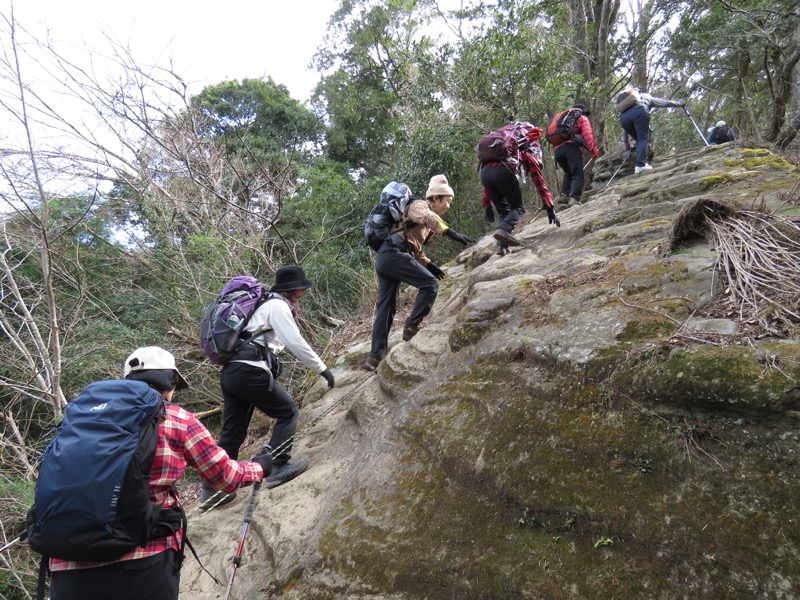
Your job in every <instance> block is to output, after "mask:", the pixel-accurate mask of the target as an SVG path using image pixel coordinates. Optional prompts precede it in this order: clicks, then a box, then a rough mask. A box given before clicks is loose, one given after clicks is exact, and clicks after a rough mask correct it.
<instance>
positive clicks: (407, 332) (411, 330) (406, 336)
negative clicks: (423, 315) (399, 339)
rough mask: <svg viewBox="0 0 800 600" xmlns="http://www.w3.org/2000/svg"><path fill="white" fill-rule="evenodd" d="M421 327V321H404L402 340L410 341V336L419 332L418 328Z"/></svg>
mask: <svg viewBox="0 0 800 600" xmlns="http://www.w3.org/2000/svg"><path fill="white" fill-rule="evenodd" d="M420 329H422V322H419V323H406V324H405V325H404V326H403V341H404V342H410V341H411V338H413V337H414V336H415V335H417V334H418V333H419V330H420Z"/></svg>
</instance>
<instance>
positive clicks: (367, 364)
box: [364, 356, 381, 371]
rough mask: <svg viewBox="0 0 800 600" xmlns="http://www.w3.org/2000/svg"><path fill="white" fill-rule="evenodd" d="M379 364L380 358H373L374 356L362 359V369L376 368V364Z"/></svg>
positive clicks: (371, 369)
mask: <svg viewBox="0 0 800 600" xmlns="http://www.w3.org/2000/svg"><path fill="white" fill-rule="evenodd" d="M379 364H381V359H380V358H375V357H374V356H368V357H367V360H365V361H364V369H365V370H367V371H374V370H375V369H377V368H378V365H379Z"/></svg>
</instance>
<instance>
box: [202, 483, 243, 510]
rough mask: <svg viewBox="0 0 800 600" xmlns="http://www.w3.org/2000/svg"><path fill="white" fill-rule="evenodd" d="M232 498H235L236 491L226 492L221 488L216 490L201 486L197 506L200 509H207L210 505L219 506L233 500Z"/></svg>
mask: <svg viewBox="0 0 800 600" xmlns="http://www.w3.org/2000/svg"><path fill="white" fill-rule="evenodd" d="M234 498H236V492H231V493H230V494H228V493H226V492H223V491H222V490H220V491H216V490H214V489H213V488H211V489H206V488H203V491H202V492H200V501H199V502H198V503H197V508H198V509H200V510H208V509H209V508H212V507H213V508H219V507H220V506H224V505H225V504H229V503H230V502H233V499H234Z"/></svg>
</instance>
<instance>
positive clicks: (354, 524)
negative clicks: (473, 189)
mask: <svg viewBox="0 0 800 600" xmlns="http://www.w3.org/2000/svg"><path fill="white" fill-rule="evenodd" d="M617 165H618V162H617V163H614V162H613V161H607V164H606V165H603V163H602V161H601V163H600V164H598V165H597V167H596V171H595V173H596V176H599V177H602V178H603V180H604V181H607V179H608V178H609V177H610V176H611V174H612V173H613V171H614V169H616V166H617ZM654 166H655V168H654V170H653V171H650V172H648V173H647V174H644V175H630V176H622V177H620V176H619V175H618V176H617V177H618V178H617V179H615V180H614V182H613V184H612V185H611V186H609V187H607V188H604V187H603V185H604V181H600V182H599V183H596V184H595V185H596V186H597V189H595V190H592V191H591V193H589V194H587V195H586V202H585V203H584V204H582V205H580V206H575V207H571V208H568V209H567V210H564V211H563V212H561V213H560V214H559V217H560V219H561V223H562V227H560V228H555V227H553V226H549V225H547V223H546V221H547V220H546V218H543V215H542V214H539V213H538V211H537V214H535V216H534V218H533V220H532V221H531V222H529V223H528V224H527V225H526V226H525V227H524V228H523V229H521V230H520V231H519V233H518V234H517V232H515V235H517V237H518V238H520V239H521V240H522V241H523V242H524V243H525V246H524V247H522V248H520V249H518V250H516V251H515V252H513V253H512V254H509V255H507V256H504V257H499V256H495V255H494V254H493V249H494V244H493V241H492V240H491V238H490V237H488V236H487V237H486V238H484V239H482V240H480V241H479V242H478V243H477V244H476V245H475V246H473V247H471V248H468V249H467V250H465V252H464V253H462V255H461V256H460V257H459V259H458V261H457V264H451V265H449V267H448V269H447V271H448V275H449V277H447V278H446V279H445V280H444V281H443V282H442V283H443V286H442V291H441V294H440V297H439V299H438V300H437V303H436V306H435V308H434V312H433V314H432V315H431V317H430V318H429V319H428V320H427V323H426V327H425V328H424V329H423V330H422V331H421V332H420V333H419V334H418V335H417V336H416V337H415V338H414V339H413V340H412V341H411V342H405V343H404V342H401V341H400V339H399V330H400V329H402V327H396V329H397V331H395V332H393V334H392V343H393V347H392V349H391V351H390V353H389V355H388V356H387V358H386V360H385V361H384V362H383V363H382V364H381V366H380V367H379V369H378V371H377V373H376V374H367V373H366V372H364V371H361V370H360V369H359V367H360V365H361V363H362V362H363V360H364V358H365V356H366V352H367V347H366V345H364V344H362V345H359V346H357V347H355V348H353V349H351V351H350V352H348V353H347V354H346V355H344V356H342V357H340V359H339V363H338V365H337V372H336V381H337V387H336V388H335V389H334V390H332V391H331V392H329V393H324V392H325V390H324V387H323V385H322V383H320V384H319V386H318V387H315V388H314V389H313V390H312V394H311V397H308V398H306V399H305V405H304V408H303V410H302V412H301V430H300V432H299V434H298V439H297V443H296V446H295V451H294V456H295V457H297V458H308V459H310V460H311V465H312V466H311V468H310V469H309V471H308V472H306V473H305V474H304V475H303V476H301V477H300V478H298V479H296V480H294V481H293V482H291V483H289V484H287V485H284V486H282V487H279V488H276V489H275V490H271V491H262V492H261V493H260V495H259V497H258V505H257V507H256V510H255V513H254V517H253V521H252V523H251V525H250V529H249V532H248V535H247V539H246V543H245V548H244V556H243V561H242V565H241V567H240V568H239V570H238V572H237V574H236V579H235V582H234V585H233V592H232V595H231V597H232V598H248V599H250V598H253V599H255V598H266V597H273V596H274V597H280V598H287V599H301V598H302V599H304V600H309V599H334V598H356V599H365V600H366V599H375V600H377V599H387V600H388V599H397V600H401V599H402V600H408V599H423V598H425V599H439V598H441V599H450V598H458V599H459V600H464V599H486V600H488V599H501V598H502V599H519V598H532V599H533V598H535V599H560V598H565V599H566V598H569V599H587V600H588V599H595V598H617V599H642V598H648V599H665V600H666V599H670V600H671V599H674V598H731V599H733V598H736V599H738V598H765V599H766V598H770V599H778V598H787V599H788V598H797V597H800V523H798V511H797V498H798V497H800V469H798V459H799V458H800V457H798V452H800V422H798V416H800V387H798V379H800V343H798V338H797V334H798V329H797V327H796V324H795V326H794V327H792V326H791V324H789V325H787V324H786V322H785V321H784V322H783V325H782V326H781V327H777V326H776V327H773V328H772V329H770V326H769V323H767V324H766V325H763V324H762V325H763V326H759V321H758V319H757V318H755V317H752V316H748V315H746V314H745V313H744V312H742V311H741V310H739V309H740V308H741V306H740V305H739V304H737V303H735V302H730V295H731V294H730V286H729V284H728V282H727V280H726V274H725V272H723V271H722V270H721V268H720V265H721V264H722V263H721V262H720V260H719V258H720V248H718V247H717V245H716V244H715V243H714V239H713V237H710V236H709V235H708V230H707V229H706V228H704V226H703V223H704V222H705V221H704V218H705V217H703V216H702V215H704V214H706V213H707V212H709V210H710V209H709V207H716V208H714V210H713V211H711V212H713V213H714V214H715V215H716V216H717V217H719V218H725V217H727V216H730V215H735V214H736V211H737V210H740V209H754V208H760V209H761V210H767V211H769V210H773V209H780V212H781V214H782V215H784V216H788V217H791V216H793V215H794V216H795V217H797V216H798V215H800V192H798V175H800V170H799V169H798V168H797V167H794V166H792V165H791V164H789V163H787V162H785V161H784V160H782V159H781V158H780V157H777V156H775V155H773V154H771V153H770V152H768V151H766V150H762V149H748V148H743V147H741V146H739V145H736V144H725V145H723V146H714V147H710V148H706V149H703V150H698V151H685V152H681V153H677V154H674V155H670V156H668V157H665V158H662V159H660V160H658V159H657V160H656V161H655V164H654ZM527 193H528V192H527V191H526V194H527ZM720 207H724V210H723V209H721V208H720ZM709 214H710V213H709ZM698 215H700V216H698ZM795 264H797V263H795ZM790 308H791V307H790ZM794 309H795V310H797V309H798V307H797V306H796V305H795V306H794ZM777 329H780V331H782V332H783V334H782V335H781V336H776V335H775V331H776V330H777ZM304 424H313V427H305V428H304ZM248 496H249V492H248V491H247V490H244V491H243V492H240V495H239V498H237V500H236V501H235V502H234V503H232V504H230V505H228V506H226V507H224V508H222V509H219V510H215V511H211V512H210V513H207V514H204V515H200V514H199V513H197V512H196V511H191V512H190V522H189V532H190V539H191V541H192V543H193V544H194V546H195V548H196V549H197V551H198V553H199V554H200V558H201V560H202V561H203V563H204V565H205V566H206V567H207V568H208V569H209V570H210V571H211V572H212V573H213V574H214V575H215V576H216V577H217V578H218V579H220V581H221V582H222V584H223V586H224V584H225V582H226V581H227V579H228V576H229V573H230V570H231V564H232V563H231V560H232V556H233V554H234V552H235V550H236V543H237V540H238V537H239V534H240V532H241V530H242V518H243V516H244V513H245V506H246V503H247V499H248ZM223 586H218V585H217V584H215V583H213V581H212V580H211V578H210V577H209V576H208V575H207V574H205V573H203V572H202V571H201V570H200V569H199V567H198V565H197V563H196V561H195V560H194V559H193V558H192V557H191V556H189V557H188V558H187V560H186V562H185V565H184V569H183V580H182V589H181V592H182V593H181V597H185V598H191V599H192V600H203V599H206V598H207V599H211V598H220V597H222V595H223V591H224V587H223Z"/></svg>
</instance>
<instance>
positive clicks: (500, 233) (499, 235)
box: [493, 229, 522, 246]
mask: <svg viewBox="0 0 800 600" xmlns="http://www.w3.org/2000/svg"><path fill="white" fill-rule="evenodd" d="M493 237H494V239H496V240H498V241H500V242H503V243H504V244H505V245H506V246H521V245H522V243H521V242H520V241H519V240H518V239H517V238H515V237H514V236H513V235H511V234H510V233H509V232H508V231H506V230H505V229H495V230H494V236H493Z"/></svg>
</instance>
